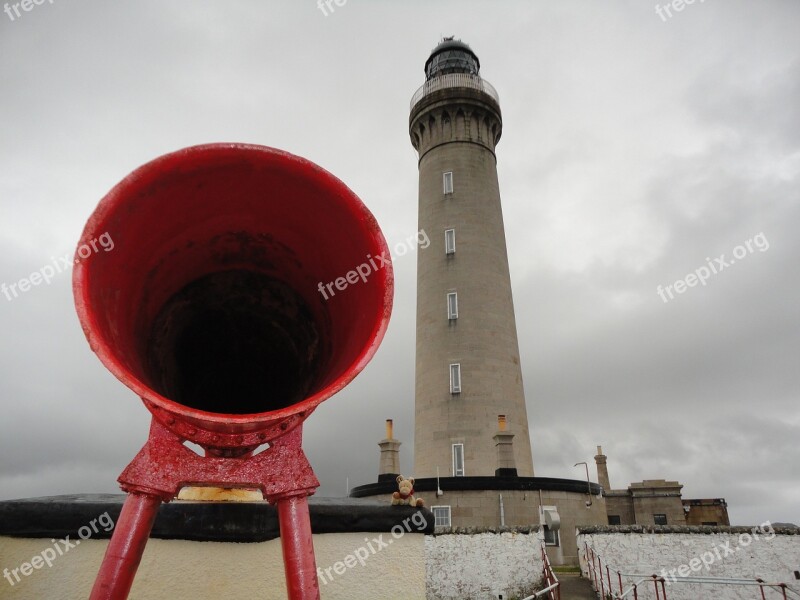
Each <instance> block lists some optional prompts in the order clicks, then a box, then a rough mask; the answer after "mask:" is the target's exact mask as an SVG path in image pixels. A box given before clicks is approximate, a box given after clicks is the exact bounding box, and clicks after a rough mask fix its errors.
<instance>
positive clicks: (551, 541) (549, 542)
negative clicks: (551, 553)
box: [542, 525, 559, 546]
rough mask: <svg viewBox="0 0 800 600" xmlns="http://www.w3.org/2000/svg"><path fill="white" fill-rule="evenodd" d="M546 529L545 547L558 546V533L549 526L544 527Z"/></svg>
mask: <svg viewBox="0 0 800 600" xmlns="http://www.w3.org/2000/svg"><path fill="white" fill-rule="evenodd" d="M542 528H543V529H544V544H545V546H558V541H559V540H558V531H553V530H552V529H550V528H549V527H548V526H547V525H542Z"/></svg>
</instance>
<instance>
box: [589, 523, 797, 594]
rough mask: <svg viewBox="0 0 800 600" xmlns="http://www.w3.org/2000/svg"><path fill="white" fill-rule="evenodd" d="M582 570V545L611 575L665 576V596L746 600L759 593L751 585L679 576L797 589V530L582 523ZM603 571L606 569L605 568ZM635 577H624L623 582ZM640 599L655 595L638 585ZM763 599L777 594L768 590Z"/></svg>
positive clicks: (764, 526)
mask: <svg viewBox="0 0 800 600" xmlns="http://www.w3.org/2000/svg"><path fill="white" fill-rule="evenodd" d="M577 539H578V544H579V546H580V548H581V549H582V550H581V568H582V570H583V573H584V575H588V570H587V564H586V560H585V552H584V551H583V548H584V544H588V545H589V547H590V548H592V549H593V550H594V552H595V553H597V554H598V555H599V556H600V557H601V559H602V560H603V564H604V565H605V564H608V565H609V566H610V568H611V579H612V583H613V584H614V588H613V589H614V590H615V591H617V587H618V586H617V583H616V577H615V575H614V573H615V572H616V571H621V572H623V573H627V574H640V575H652V574H656V575H659V576H661V577H664V578H665V579H667V581H668V583H667V585H666V590H667V597H668V598H669V600H695V599H697V598H714V599H715V600H745V599H747V600H750V599H752V598H757V597H760V595H759V592H758V588H757V587H752V586H723V585H706V584H704V585H702V586H701V585H698V584H687V583H680V582H679V581H677V580H678V579H679V578H681V577H687V576H695V577H726V578H746V579H755V578H761V579H763V580H765V581H768V582H773V583H779V582H783V583H787V584H789V585H791V586H793V587H794V588H795V589H797V590H798V594H799V595H800V581H798V580H796V579H795V575H794V572H795V571H797V570H800V529H797V528H773V527H772V526H771V525H769V524H768V523H765V524H764V525H761V526H757V527H685V526H684V527H669V526H666V527H654V526H640V525H634V526H622V527H581V528H579V529H578V536H577ZM603 570H605V568H604V569H603ZM635 580H636V578H635V577H632V576H624V577H623V582H624V585H625V586H626V588H627V586H629V585H630V584H631V583H633V582H634V581H635ZM638 592H639V598H641V599H643V600H646V599H652V598H655V594H654V592H653V586H652V584H650V585H645V586H643V587H639V590H638ZM765 593H766V597H767V598H770V597H776V598H777V597H779V595H778V594H777V593H776V592H775V591H766V592H765Z"/></svg>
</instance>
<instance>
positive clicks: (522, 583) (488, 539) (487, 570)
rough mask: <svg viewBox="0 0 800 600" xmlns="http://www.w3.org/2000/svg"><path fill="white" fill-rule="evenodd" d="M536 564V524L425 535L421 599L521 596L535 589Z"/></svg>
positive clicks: (538, 558)
mask: <svg viewBox="0 0 800 600" xmlns="http://www.w3.org/2000/svg"><path fill="white" fill-rule="evenodd" d="M542 568H543V564H542V558H541V540H540V539H539V537H538V534H537V528H519V529H496V530H495V529H491V530H480V529H478V530H458V529H454V530H452V533H442V534H437V535H428V536H425V579H426V581H427V600H464V599H465V598H499V597H500V595H501V594H502V597H503V598H523V597H526V596H528V595H530V594H532V593H533V592H534V591H535V590H537V589H539V583H540V581H541V579H542Z"/></svg>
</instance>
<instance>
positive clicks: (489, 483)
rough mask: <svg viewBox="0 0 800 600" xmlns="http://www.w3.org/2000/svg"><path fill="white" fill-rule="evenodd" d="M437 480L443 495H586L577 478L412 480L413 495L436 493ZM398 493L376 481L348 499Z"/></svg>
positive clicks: (356, 489) (595, 491) (597, 488)
mask: <svg viewBox="0 0 800 600" xmlns="http://www.w3.org/2000/svg"><path fill="white" fill-rule="evenodd" d="M437 481H438V485H439V487H441V489H442V491H444V492H445V494H446V493H447V492H448V491H450V492H465V491H476V492H480V491H487V490H491V491H494V490H497V491H515V490H519V491H538V490H542V491H543V492H573V493H577V494H586V493H587V487H588V486H587V483H586V481H581V480H579V479H560V478H557V477H440V478H439V479H438V480H437V478H436V477H426V478H423V479H415V480H414V493H415V494H419V493H420V492H433V493H436V486H437ZM590 489H591V492H592V494H595V495H599V494H600V493H601V491H602V488H601V487H600V486H599V485H598V484H596V483H592V484H591V486H590ZM396 491H397V482H394V481H378V482H377V483H368V484H366V485H360V486H358V487H354V488H353V489H351V490H350V497H351V498H368V497H370V496H379V495H382V494H391V493H392V492H396Z"/></svg>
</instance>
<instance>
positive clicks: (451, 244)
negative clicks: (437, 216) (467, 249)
mask: <svg viewBox="0 0 800 600" xmlns="http://www.w3.org/2000/svg"><path fill="white" fill-rule="evenodd" d="M444 253H445V254H455V253H456V230H455V229H445V231H444Z"/></svg>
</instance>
